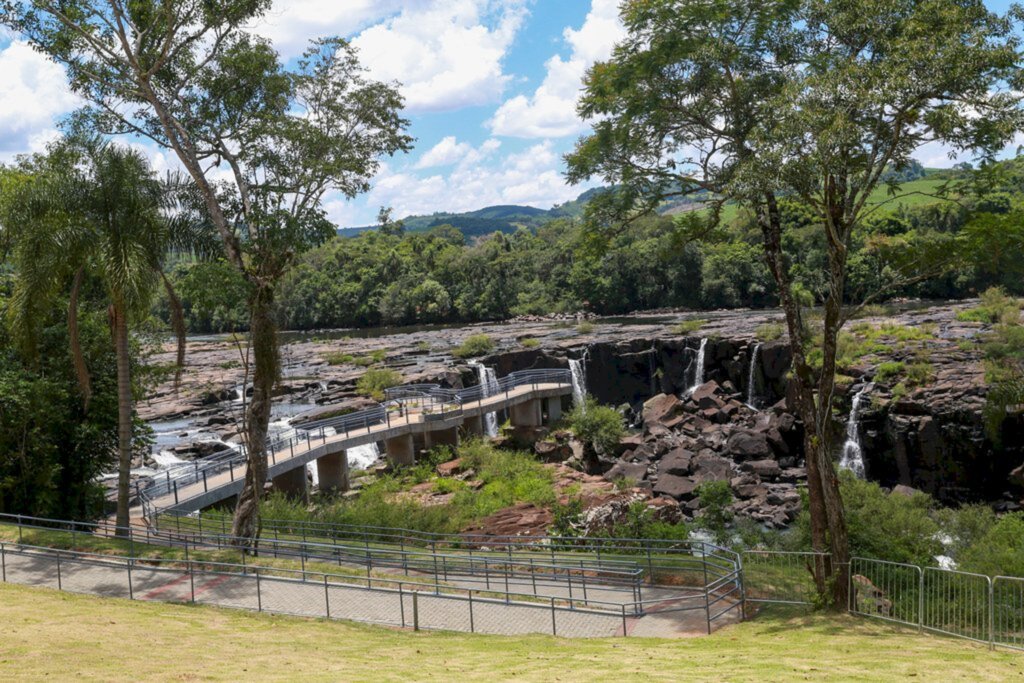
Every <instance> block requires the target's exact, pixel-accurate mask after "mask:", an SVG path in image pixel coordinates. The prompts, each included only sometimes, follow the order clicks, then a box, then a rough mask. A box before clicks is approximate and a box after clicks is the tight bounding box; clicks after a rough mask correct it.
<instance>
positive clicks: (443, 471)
mask: <svg viewBox="0 0 1024 683" xmlns="http://www.w3.org/2000/svg"><path fill="white" fill-rule="evenodd" d="M461 471H462V458H455V459H454V460H449V461H448V462H443V463H441V464H440V465H438V466H437V474H438V475H439V476H442V477H454V476H455V475H456V474H458V473H459V472H461Z"/></svg>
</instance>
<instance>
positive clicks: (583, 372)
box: [569, 353, 587, 409]
mask: <svg viewBox="0 0 1024 683" xmlns="http://www.w3.org/2000/svg"><path fill="white" fill-rule="evenodd" d="M569 372H570V374H572V403H573V405H577V406H580V407H581V409H583V408H584V407H585V406H586V398H587V355H586V354H585V353H584V354H583V356H582V357H581V358H580V359H579V360H576V359H573V358H570V359H569Z"/></svg>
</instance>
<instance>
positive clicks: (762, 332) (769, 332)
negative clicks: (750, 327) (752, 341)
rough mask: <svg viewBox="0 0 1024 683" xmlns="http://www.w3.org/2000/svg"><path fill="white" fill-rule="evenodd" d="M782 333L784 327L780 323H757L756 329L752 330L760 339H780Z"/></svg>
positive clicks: (783, 332)
mask: <svg viewBox="0 0 1024 683" xmlns="http://www.w3.org/2000/svg"><path fill="white" fill-rule="evenodd" d="M784 334H786V328H785V326H784V325H783V324H782V323H764V324H763V325H758V326H757V330H755V331H754V336H755V337H756V338H757V339H759V340H760V341H775V340H776V339H782V335H784Z"/></svg>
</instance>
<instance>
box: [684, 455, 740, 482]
mask: <svg viewBox="0 0 1024 683" xmlns="http://www.w3.org/2000/svg"><path fill="white" fill-rule="evenodd" d="M691 470H692V472H693V478H694V480H695V481H697V483H701V484H702V483H704V482H706V481H725V480H728V479H730V478H731V477H732V463H731V462H729V461H728V460H726V459H725V458H723V457H721V456H718V455H715V454H714V453H713V452H711V451H701V452H700V453H699V454H698V455H697V457H696V458H694V460H693V464H692V465H691Z"/></svg>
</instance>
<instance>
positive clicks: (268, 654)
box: [0, 584, 1024, 682]
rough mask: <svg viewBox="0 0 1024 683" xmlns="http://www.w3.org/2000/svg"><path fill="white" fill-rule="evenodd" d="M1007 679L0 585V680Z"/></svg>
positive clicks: (937, 667) (793, 653)
mask: <svg viewBox="0 0 1024 683" xmlns="http://www.w3.org/2000/svg"><path fill="white" fill-rule="evenodd" d="M47 677H49V678H53V679H57V680H68V679H71V678H76V679H79V678H81V679H86V680H104V681H109V680H125V679H128V678H131V679H135V680H331V681H337V680H345V681H363V680H366V681H407V680H444V681H453V680H455V681H457V680H490V681H503V680H525V681H588V682H592V681H618V682H621V681H625V680H639V679H645V680H666V681H667V680H672V681H680V680H683V681H686V680H699V681H711V680H714V681H766V680H772V681H777V680H801V681H803V680H836V681H874V680H878V681H883V680H884V681H892V680H897V679H905V678H910V677H913V678H914V679H915V680H920V681H938V680H941V681H1008V680H1022V679H1024V655H1021V654H1015V653H1011V652H1002V651H1000V652H994V653H993V652H989V651H988V650H987V649H985V648H984V647H983V646H980V645H974V644H971V643H966V642H961V641H956V640H951V639H946V638H939V637H932V636H921V635H918V634H916V633H914V632H911V631H900V630H897V629H895V628H892V627H890V626H887V625H885V624H882V623H879V622H872V621H868V620H864V619H855V618H853V617H848V616H843V617H826V616H821V615H812V616H807V615H801V614H799V613H796V612H789V611H777V612H768V613H765V614H762V615H761V616H760V617H758V618H757V619H755V620H753V621H750V622H747V623H745V624H741V625H738V626H733V627H728V628H724V629H722V630H720V631H718V632H717V633H716V634H715V635H713V636H710V637H697V638H690V639H685V640H648V639H639V638H638V639H629V638H616V639H605V640H566V639H561V638H552V637H547V636H531V637H519V638H502V637H493V636H472V635H456V634H448V633H410V632H402V631H396V630H391V629H385V628H376V627H370V626H360V625H353V624H349V623H344V622H326V621H315V620H306V619H298V618H292V617H274V616H267V615H259V614H251V613H247V612H241V611H231V610H219V609H215V608H209V607H192V606H181V605H166V604H159V603H137V602H128V601H125V600H117V599H104V598H95V597H90V596H80V595H71V594H67V593H58V592H56V591H53V590H47V589H41V588H26V587H23V586H11V585H6V584H5V585H2V586H0V678H2V679H3V680H40V679H43V678H47Z"/></svg>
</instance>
